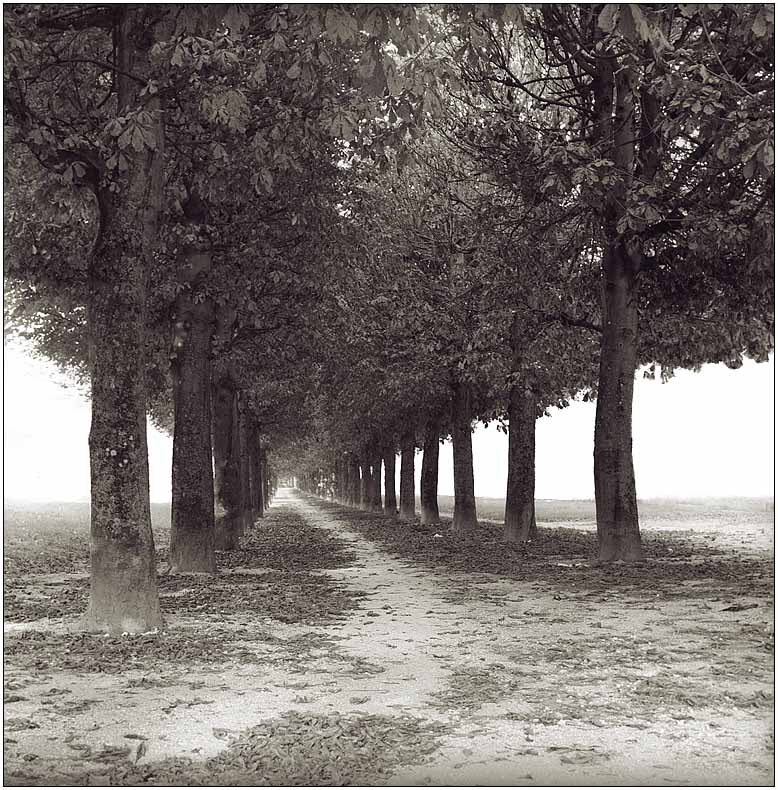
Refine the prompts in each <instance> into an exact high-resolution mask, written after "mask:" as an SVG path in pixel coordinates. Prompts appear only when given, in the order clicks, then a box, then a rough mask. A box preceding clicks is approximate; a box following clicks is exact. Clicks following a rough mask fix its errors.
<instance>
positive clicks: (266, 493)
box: [259, 446, 273, 510]
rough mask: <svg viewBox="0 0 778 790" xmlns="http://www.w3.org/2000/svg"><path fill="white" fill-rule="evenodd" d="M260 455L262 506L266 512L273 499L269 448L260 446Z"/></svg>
mask: <svg viewBox="0 0 778 790" xmlns="http://www.w3.org/2000/svg"><path fill="white" fill-rule="evenodd" d="M259 453H260V455H259V457H260V459H261V461H262V504H263V505H264V508H265V510H267V509H268V508H269V507H270V503H271V501H272V499H273V497H272V494H271V492H270V465H269V464H268V461H267V447H262V446H260V450H259Z"/></svg>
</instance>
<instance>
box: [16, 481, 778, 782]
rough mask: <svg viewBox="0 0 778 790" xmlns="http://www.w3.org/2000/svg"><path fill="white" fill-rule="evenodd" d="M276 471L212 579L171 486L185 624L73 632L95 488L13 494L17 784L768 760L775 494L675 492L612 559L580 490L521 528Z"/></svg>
mask: <svg viewBox="0 0 778 790" xmlns="http://www.w3.org/2000/svg"><path fill="white" fill-rule="evenodd" d="M281 494H282V495H281V496H280V497H279V499H278V500H277V502H276V504H275V505H274V507H273V508H271V510H270V511H269V514H268V516H267V517H266V518H265V519H263V520H261V521H259V522H257V524H256V525H255V527H254V529H253V530H252V531H251V532H250V533H249V534H248V535H246V536H245V537H244V538H243V539H242V543H241V547H240V549H238V550H237V551H234V552H228V553H219V557H218V560H219V567H220V573H219V574H218V575H217V576H214V577H209V576H202V575H187V574H182V575H173V574H167V573H166V562H165V556H166V546H165V543H166V540H167V536H168V528H167V519H168V518H169V508H168V507H167V506H164V505H161V506H159V505H158V506H155V507H154V522H155V524H154V525H155V537H156V541H157V544H158V549H159V554H160V563H159V570H160V573H161V575H160V579H159V587H160V601H161V606H162V610H163V614H164V617H165V623H166V625H165V629H164V630H163V631H162V632H160V633H153V634H147V635H138V636H124V637H104V636H101V635H99V634H96V635H86V634H81V633H79V632H78V631H77V625H78V618H79V615H80V613H81V612H83V611H84V608H85V606H86V602H87V598H88V587H89V579H88V567H87V560H88V552H87V536H88V505H86V504H70V505H51V506H35V507H34V508H33V507H32V506H21V505H18V504H16V505H15V504H13V503H12V504H10V505H8V504H7V505H6V508H5V517H6V532H5V589H4V602H5V617H4V619H5V623H4V630H5V687H4V701H5V706H4V724H5V732H4V734H5V777H4V778H5V783H6V784H7V785H23V784H34V785H55V784H70V785H79V784H91V785H105V784H130V785H136V784H144V785H153V784H174V785H187V784H188V785H191V784H218V785H228V786H229V785H240V784H254V785H263V784H264V785H268V784H271V785H284V784H285V785H314V786H317V785H337V784H390V785H391V784H410V785H419V784H435V785H440V784H507V785H534V784H573V785H575V784H747V785H765V784H770V783H771V782H772V781H773V763H772V758H773V754H774V734H773V727H772V721H773V711H774V696H773V655H774V633H773V631H774V629H773V623H774V618H773V600H772V598H773V565H772V561H773V555H772V550H771V548H770V545H771V542H772V513H765V512H764V511H760V510H759V509H758V507H757V505H756V504H752V506H751V507H750V509H749V507H748V506H745V505H741V506H738V507H735V506H733V504H732V503H731V502H730V503H729V505H727V506H725V505H720V506H716V505H715V503H714V504H712V505H711V504H709V505H695V504H694V503H691V504H689V503H675V504H674V505H673V506H672V507H668V508H667V509H662V508H661V507H660V506H658V505H657V506H656V510H655V511H654V512H653V513H652V515H651V516H648V515H647V512H646V510H645V509H644V511H643V513H644V523H645V524H646V529H645V546H646V553H647V561H646V563H645V564H644V565H638V566H613V567H596V566H594V565H593V564H592V563H591V561H590V560H591V558H592V557H593V556H594V550H595V538H594V535H593V533H592V531H591V529H589V528H587V525H586V520H587V518H588V517H589V515H590V513H587V512H586V511H585V510H583V509H582V508H580V506H579V505H578V503H552V504H551V505H550V506H549V509H548V510H545V511H544V510H542V509H541V508H542V507H544V506H545V503H540V505H539V513H540V514H541V515H540V529H539V534H538V539H537V541H535V542H534V543H533V544H531V545H529V546H515V547H514V546H512V547H507V546H505V545H504V544H502V543H501V541H500V528H499V526H496V525H490V524H488V523H484V525H483V526H482V529H481V531H480V532H479V533H478V534H477V535H476V536H473V537H471V538H468V539H465V540H455V539H453V538H452V537H451V536H450V535H449V533H448V530H447V525H446V524H445V523H443V524H441V525H439V526H437V527H429V528H426V527H421V526H420V525H418V524H409V523H403V522H399V521H398V520H396V519H391V518H389V517H387V516H384V515H381V514H378V515H376V514H370V513H363V512H361V511H354V510H350V509H348V508H344V507H342V506H339V505H337V504H335V503H332V502H325V501H321V500H317V499H314V498H312V497H301V496H299V495H297V494H295V493H294V492H291V491H282V492H281ZM25 507H26V509H25ZM543 514H545V519H544V515H543ZM749 514H750V515H749ZM554 516H556V517H557V518H558V521H557V522H556V525H555V526H552V525H551V521H552V518H553V517H554ZM663 516H664V518H663ZM684 516H686V518H685V519H684ZM576 517H578V518H576ZM574 523H577V524H580V525H581V526H583V528H582V529H575V528H572V527H571V524H574ZM673 523H682V524H685V525H687V526H688V525H689V524H694V525H696V526H695V527H694V528H687V529H682V530H680V531H679V530H675V529H668V528H666V525H667V524H673ZM700 524H704V525H707V526H705V527H704V528H699V525H700ZM663 525H665V526H664V528H663ZM722 535H724V536H727V539H726V540H723V539H722V537H721V536H722ZM730 538H731V540H730Z"/></svg>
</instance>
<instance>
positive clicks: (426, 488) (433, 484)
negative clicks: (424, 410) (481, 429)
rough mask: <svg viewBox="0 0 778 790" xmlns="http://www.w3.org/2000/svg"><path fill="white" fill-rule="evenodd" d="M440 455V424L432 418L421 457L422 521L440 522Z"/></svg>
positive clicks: (429, 522)
mask: <svg viewBox="0 0 778 790" xmlns="http://www.w3.org/2000/svg"><path fill="white" fill-rule="evenodd" d="M439 456H440V425H439V424H438V422H437V421H436V420H430V421H429V422H428V423H427V425H426V428H425V430H424V449H423V455H422V459H421V481H420V482H421V523H422V524H438V523H439V522H440V513H439V512H438V458H439Z"/></svg>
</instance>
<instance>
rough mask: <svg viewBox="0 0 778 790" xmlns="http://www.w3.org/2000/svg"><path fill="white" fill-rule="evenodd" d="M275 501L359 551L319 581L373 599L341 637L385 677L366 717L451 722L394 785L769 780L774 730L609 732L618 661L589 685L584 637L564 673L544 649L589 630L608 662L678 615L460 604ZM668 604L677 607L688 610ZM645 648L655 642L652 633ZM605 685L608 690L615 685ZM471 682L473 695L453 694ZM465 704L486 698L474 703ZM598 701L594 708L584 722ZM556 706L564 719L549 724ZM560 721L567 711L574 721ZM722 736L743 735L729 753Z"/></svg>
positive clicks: (496, 599) (513, 591) (540, 601)
mask: <svg viewBox="0 0 778 790" xmlns="http://www.w3.org/2000/svg"><path fill="white" fill-rule="evenodd" d="M282 502H283V504H284V505H286V506H288V507H291V508H295V509H298V510H299V511H300V512H301V513H302V514H303V516H304V518H306V520H308V521H309V522H310V523H311V524H312V525H315V526H317V527H321V528H325V529H329V530H332V531H333V532H335V534H337V536H338V537H339V538H341V539H342V540H345V541H347V542H348V543H349V545H350V547H351V548H352V549H353V550H354V551H355V552H356V554H357V558H358V559H357V561H356V562H355V563H354V564H353V565H352V567H350V568H349V569H347V570H344V569H339V570H332V571H327V573H329V574H332V575H333V576H334V577H336V578H339V579H341V580H343V581H347V582H348V583H350V584H352V585H354V586H355V587H356V588H358V589H359V590H362V591H364V592H366V593H367V598H366V600H365V603H364V605H363V609H362V610H361V611H359V612H358V613H357V615H356V617H353V618H351V619H350V621H349V622H348V623H346V624H345V625H344V626H342V627H341V628H340V629H339V634H340V636H341V638H345V641H343V642H341V643H340V645H341V646H342V647H343V648H344V649H347V650H349V651H352V652H353V653H354V654H356V655H360V656H362V657H365V658H367V659H369V660H371V661H376V662H378V663H380V664H382V665H384V666H386V668H387V670H386V672H385V673H384V674H382V675H380V676H378V677H377V678H376V679H375V681H374V683H373V684H372V685H370V686H368V685H365V687H364V693H366V694H369V697H370V699H369V701H368V702H367V703H366V704H365V705H363V706H360V709H361V710H369V711H370V712H376V713H386V712H390V711H388V710H387V709H394V710H399V711H401V712H403V713H410V714H412V715H416V716H420V717H425V718H436V719H440V720H441V721H446V722H448V723H450V724H451V725H452V735H451V736H450V737H449V738H448V739H447V741H446V743H445V744H444V746H443V747H442V748H441V749H440V750H439V752H438V753H436V755H433V760H432V762H430V763H428V764H426V765H424V766H421V767H411V768H408V769H406V770H402V771H400V772H398V773H397V774H396V775H395V776H394V777H393V780H392V784H397V785H404V784H408V785H414V784H436V785H440V784H450V785H468V784H480V785H503V784H507V785H511V784H513V785H523V784H528V785H531V784H578V785H580V784H642V783H645V784H678V783H682V784H706V783H708V784H709V783H715V784H719V783H720V784H729V783H732V784H743V783H750V782H753V783H754V784H759V783H764V782H765V781H770V780H769V776H770V763H769V752H766V751H765V743H764V741H765V736H767V738H768V740H769V733H767V732H764V731H763V730H762V728H761V727H760V726H759V723H758V722H757V723H756V726H754V722H753V721H733V722H726V721H724V720H723V719H722V717H720V716H718V715H716V714H714V713H712V714H711V717H710V719H706V720H704V721H696V720H694V719H691V718H689V719H687V720H685V721H672V722H664V721H663V722H646V721H639V720H638V721H628V722H626V723H625V726H621V727H619V726H615V727H613V726H605V724H604V722H603V721H602V720H601V719H599V720H598V718H597V716H598V713H599V710H600V708H599V707H598V706H599V705H602V704H603V703H605V705H606V706H607V705H608V704H609V703H610V702H611V701H612V698H613V697H614V696H616V697H618V694H619V690H620V688H621V684H620V683H619V682H618V681H619V680H620V679H621V680H625V679H626V678H625V674H626V673H623V672H622V670H621V669H620V668H619V666H618V663H616V664H615V665H614V666H612V667H611V668H610V671H607V672H606V673H602V672H601V670H602V667H597V668H596V669H597V672H595V673H593V676H592V677H591V678H589V677H585V676H586V675H587V674H592V669H594V667H593V666H592V662H590V658H589V657H587V655H586V652H585V651H586V649H587V647H588V644H587V642H586V640H585V639H580V647H579V653H578V655H577V656H576V655H573V656H572V658H573V660H572V661H570V662H559V658H564V657H566V656H565V653H564V652H562V653H561V655H560V654H558V655H557V663H555V662H554V660H555V656H554V655H553V652H551V653H550V652H549V651H554V650H555V649H559V645H560V644H569V643H570V642H571V641H572V642H575V641H577V640H576V637H582V636H583V635H584V631H582V630H581V627H582V626H583V625H584V624H585V623H586V622H587V621H589V622H590V623H592V624H593V625H595V626H597V629H596V630H595V632H594V633H595V634H596V635H597V636H596V637H595V638H596V639H597V640H598V641H599V642H600V643H601V646H600V648H599V651H598V652H604V653H605V657H606V660H610V658H609V656H615V657H617V656H618V654H619V649H620V643H621V642H627V641H630V642H632V641H634V640H635V639H636V638H638V637H637V634H638V633H639V632H640V631H643V632H645V630H653V629H654V628H655V627H656V623H657V622H661V621H664V623H665V624H668V625H671V624H672V621H670V620H668V617H667V615H672V612H670V611H667V610H666V611H665V612H663V613H662V616H661V617H657V612H656V610H655V607H650V606H647V607H646V609H645V610H636V609H634V608H633V609H632V610H631V611H630V612H629V613H628V614H627V613H625V611H624V609H623V608H622V607H621V606H620V605H619V603H618V601H615V602H614V603H613V604H611V605H605V606H603V605H601V604H598V605H597V606H596V607H594V606H588V605H586V604H585V603H582V602H581V601H580V600H578V599H576V598H572V599H570V600H558V598H559V596H556V598H555V597H554V596H552V594H551V593H549V592H542V591H539V590H538V586H537V585H531V584H529V583H526V582H525V583H522V582H516V581H509V580H506V579H500V578H499V577H494V578H491V579H490V578H488V575H487V574H479V576H480V577H481V578H479V579H477V580H475V581H477V582H479V594H478V595H476V596H467V595H466V593H465V595H463V596H461V597H464V598H465V599H464V600H462V601H459V602H458V601H456V600H454V599H455V598H456V597H457V594H458V593H460V594H461V593H462V591H463V590H467V587H468V582H469V583H472V582H473V579H472V577H470V578H467V579H466V580H465V578H464V576H465V575H463V574H453V575H452V574H450V573H446V572H445V571H440V572H435V573H432V572H430V570H428V569H420V568H416V567H414V566H412V565H410V564H408V563H406V562H403V561H401V560H399V559H397V558H393V557H390V556H389V555H388V554H387V553H386V552H385V551H383V550H382V549H380V548H379V547H377V546H376V545H374V544H373V543H372V542H370V541H368V540H365V539H364V538H362V537H361V536H359V534H358V533H357V532H356V531H355V530H353V529H350V528H349V526H348V520H347V515H346V518H345V519H343V518H339V517H334V516H332V515H330V514H328V513H327V512H324V511H323V510H322V509H321V508H320V507H318V506H317V504H316V502H315V500H312V499H303V498H300V497H296V496H294V495H293V494H291V493H289V494H287V497H286V499H284V500H282ZM279 504H281V502H279ZM468 576H469V575H468ZM454 577H456V578H454ZM489 592H491V593H492V595H491V596H490V595H489ZM674 605H675V607H676V608H680V609H683V608H684V605H683V602H676V603H675V604H674ZM592 613H593V614H592ZM684 616H686V617H688V616H689V613H688V612H684ZM594 617H596V618H597V620H596V621H595V620H594V619H593V618H594ZM692 617H694V618H697V617H699V613H698V612H696V611H695V612H693V613H692ZM603 625H604V628H603ZM671 627H672V625H671ZM643 638H645V637H643ZM650 639H651V641H654V642H657V643H659V642H660V641H661V637H660V638H659V639H658V638H657V636H656V635H652V637H651V638H650ZM651 641H649V647H651ZM603 643H604V644H603ZM517 648H518V650H517ZM517 659H518V662H517ZM617 661H618V659H617ZM650 664H651V662H650V660H648V661H647V663H646V666H645V668H644V674H645V675H646V677H651V675H652V669H653V668H652V666H651V665H650ZM516 673H518V675H517V674H516ZM582 681H584V684H582ZM611 683H612V684H613V686H614V688H609V685H610V684H611ZM468 685H469V686H471V687H472V692H473V693H472V694H467V693H464V694H462V695H461V696H460V695H458V693H457V692H466V689H465V688H463V686H468ZM625 685H626V684H625ZM571 692H573V693H572V694H571ZM473 697H476V698H478V697H480V699H481V700H482V704H479V703H478V702H476V701H474V700H473ZM593 697H597V698H598V699H596V700H594V705H592V706H591V708H589V709H588V715H587V712H586V711H587V704H588V703H590V702H592V701H593V699H592V698H593ZM541 700H542V701H544V702H547V703H548V708H546V707H545V706H543V708H542V709H543V710H549V713H550V717H549V719H548V720H546V721H544V720H543V717H542V715H541V717H540V718H538V717H537V715H535V714H537V713H538V708H539V707H540V706H539V705H538V704H537V703H538V702H540V701H541ZM528 702H529V703H532V704H529V705H528ZM554 709H556V711H558V712H561V714H562V717H563V718H560V717H559V715H554V714H552V713H551V710H554ZM582 711H583V713H582ZM565 713H567V714H571V715H570V717H569V719H565V718H564V715H565ZM627 713H629V711H627ZM727 725H731V727H732V728H734V729H736V730H737V732H738V736H737V738H736V739H735V740H734V742H733V739H732V733H731V727H730V726H727ZM711 728H715V729H711ZM717 730H718V731H717ZM722 730H723V731H722ZM757 752H763V753H764V754H765V757H767V758H768V759H767V760H766V761H756V760H753V759H750V762H751V764H750V765H744V764H743V762H742V761H739V760H738V761H736V760H735V759H733V758H735V755H736V754H737V755H738V757H740V756H741V755H753V754H755V753H757ZM733 753H735V754H733ZM746 762H748V760H747V761H746Z"/></svg>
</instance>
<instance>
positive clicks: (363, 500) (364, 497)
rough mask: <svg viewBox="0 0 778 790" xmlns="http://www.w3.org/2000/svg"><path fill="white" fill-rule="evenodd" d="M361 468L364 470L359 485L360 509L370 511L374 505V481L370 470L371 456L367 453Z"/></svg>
mask: <svg viewBox="0 0 778 790" xmlns="http://www.w3.org/2000/svg"><path fill="white" fill-rule="evenodd" d="M359 466H360V468H361V470H362V474H361V477H360V485H359V509H360V510H370V508H371V506H372V504H373V499H372V497H373V480H372V473H371V470H370V456H369V455H368V454H367V452H365V453H363V455H362V459H361V460H360V462H359Z"/></svg>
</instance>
